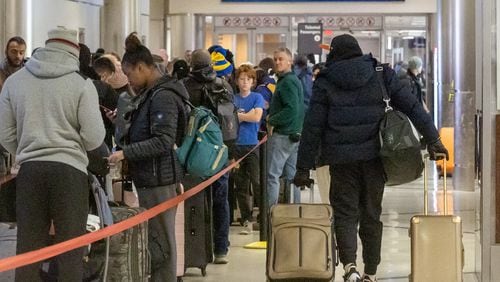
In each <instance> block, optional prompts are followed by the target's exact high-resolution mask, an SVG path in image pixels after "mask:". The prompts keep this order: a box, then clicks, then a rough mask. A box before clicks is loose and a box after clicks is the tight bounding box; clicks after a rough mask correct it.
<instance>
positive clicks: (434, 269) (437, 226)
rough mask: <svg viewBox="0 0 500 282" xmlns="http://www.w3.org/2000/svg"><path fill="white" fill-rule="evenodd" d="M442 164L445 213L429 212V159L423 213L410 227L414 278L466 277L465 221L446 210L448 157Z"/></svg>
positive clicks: (454, 280) (423, 281)
mask: <svg viewBox="0 0 500 282" xmlns="http://www.w3.org/2000/svg"><path fill="white" fill-rule="evenodd" d="M425 158H428V156H427V155H426V157H425ZM443 167H444V170H445V171H444V175H443V179H444V184H443V198H444V215H428V207H427V206H428V195H427V194H428V187H427V186H428V185H427V177H428V176H427V162H426V167H425V168H424V214H423V215H416V216H413V217H412V218H411V226H410V230H409V235H410V238H411V274H410V281H411V282H428V281H446V282H458V281H463V274H462V270H463V265H464V263H463V261H464V254H463V244H462V221H461V219H460V217H458V216H455V215H448V214H447V209H448V201H447V196H446V195H447V189H446V161H445V163H444V166H443Z"/></svg>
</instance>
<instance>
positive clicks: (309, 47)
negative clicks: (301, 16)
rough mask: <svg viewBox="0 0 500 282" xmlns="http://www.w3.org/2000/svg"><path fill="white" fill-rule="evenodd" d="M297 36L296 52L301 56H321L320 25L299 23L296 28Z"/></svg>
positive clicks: (321, 28)
mask: <svg viewBox="0 0 500 282" xmlns="http://www.w3.org/2000/svg"><path fill="white" fill-rule="evenodd" d="M297 31H298V36H297V40H298V41H299V42H298V46H297V49H298V50H297V52H298V53H299V54H301V55H308V54H321V50H322V49H321V47H320V46H319V45H320V44H321V43H322V42H323V24H322V23H299V24H298V26H297Z"/></svg>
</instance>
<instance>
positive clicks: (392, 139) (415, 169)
mask: <svg viewBox="0 0 500 282" xmlns="http://www.w3.org/2000/svg"><path fill="white" fill-rule="evenodd" d="M375 71H376V72H377V77H378V82H379V85H380V89H381V90H382V94H383V100H384V102H385V115H384V118H383V119H382V122H381V123H380V129H379V134H380V145H381V146H380V157H381V159H382V163H383V164H384V171H385V174H386V178H387V181H386V183H385V184H386V185H400V184H404V183H408V182H411V181H413V180H415V179H417V178H419V177H420V175H421V174H422V170H423V168H424V163H423V160H422V153H421V151H420V141H419V138H418V133H417V131H416V129H415V127H414V126H413V124H412V123H411V122H410V120H409V119H408V117H407V116H406V115H405V114H404V113H402V112H400V111H397V110H395V109H393V108H392V107H391V106H390V102H391V98H389V96H388V95H387V89H386V86H385V82H384V77H383V71H384V68H383V67H382V65H380V64H379V65H377V67H376V68H375Z"/></svg>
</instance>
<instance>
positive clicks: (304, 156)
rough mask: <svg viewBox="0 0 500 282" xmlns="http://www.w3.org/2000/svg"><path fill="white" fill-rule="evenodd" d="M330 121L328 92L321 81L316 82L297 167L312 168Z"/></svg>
mask: <svg viewBox="0 0 500 282" xmlns="http://www.w3.org/2000/svg"><path fill="white" fill-rule="evenodd" d="M327 121H328V92H327V90H326V89H325V88H324V87H321V82H320V81H317V82H316V83H314V86H313V90H312V96H311V100H310V103H309V109H308V111H307V113H306V117H305V120H304V127H303V129H302V137H301V141H300V145H299V153H298V157H297V168H303V169H312V168H314V167H315V162H316V156H317V154H318V152H319V147H320V145H321V137H322V133H323V132H324V131H325V130H326V126H327Z"/></svg>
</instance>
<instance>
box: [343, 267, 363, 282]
mask: <svg viewBox="0 0 500 282" xmlns="http://www.w3.org/2000/svg"><path fill="white" fill-rule="evenodd" d="M363 281H364V280H363ZM344 282H361V275H360V274H359V272H358V271H357V270H356V265H355V264H348V265H347V266H346V272H345V274H344Z"/></svg>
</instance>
